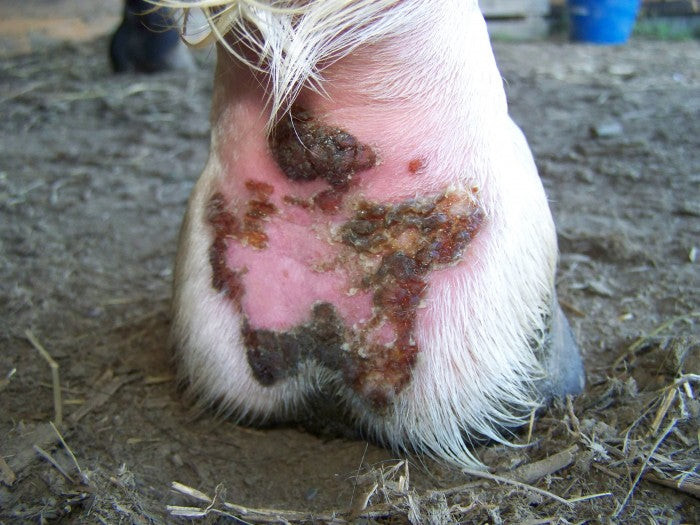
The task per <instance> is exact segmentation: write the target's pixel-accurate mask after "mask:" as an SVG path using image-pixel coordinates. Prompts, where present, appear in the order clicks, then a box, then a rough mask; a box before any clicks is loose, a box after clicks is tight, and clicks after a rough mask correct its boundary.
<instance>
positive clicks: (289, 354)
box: [243, 191, 484, 411]
mask: <svg viewBox="0 0 700 525" xmlns="http://www.w3.org/2000/svg"><path fill="white" fill-rule="evenodd" d="M483 220H484V215H483V212H482V209H481V208H480V207H479V205H478V203H477V202H476V201H475V199H474V198H473V196H472V195H471V193H468V192H458V191H446V192H444V193H442V194H439V195H437V196H430V197H422V198H416V199H411V200H408V201H404V202H400V203H397V204H381V203H376V202H370V201H366V200H359V201H358V202H356V203H355V204H354V205H352V212H351V215H350V217H349V218H348V219H347V220H346V221H345V222H344V223H343V224H341V225H340V226H339V227H338V228H337V230H336V232H335V234H334V235H335V242H336V244H337V245H338V246H339V247H340V250H341V251H340V254H339V256H338V258H337V261H341V262H339V263H338V264H342V265H343V266H344V268H345V269H346V270H348V272H349V274H352V275H354V276H355V277H354V278H355V279H356V282H353V283H351V284H352V286H353V288H357V289H359V290H362V291H364V292H366V293H368V294H370V296H371V298H372V312H371V315H370V317H369V318H368V319H366V320H365V321H363V322H362V323H357V324H354V325H352V326H350V325H349V324H348V323H347V322H345V320H344V319H343V317H342V315H341V313H340V312H339V311H338V310H337V308H336V306H334V305H333V304H331V303H329V302H317V303H315V305H314V307H313V309H312V311H311V312H310V314H309V317H308V319H307V321H306V322H305V323H303V324H301V325H299V326H296V327H294V328H292V329H289V330H286V331H280V332H275V331H271V330H254V329H252V328H251V327H250V326H249V325H248V324H247V322H245V321H244V327H243V335H244V342H245V345H246V350H247V357H248V363H249V365H250V367H251V370H252V372H253V375H254V377H255V378H256V379H257V380H258V382H259V383H260V384H262V385H265V386H272V385H274V384H276V383H278V382H279V381H282V380H283V379H286V378H289V377H292V376H294V375H295V374H297V373H298V371H299V366H300V364H301V363H303V362H314V363H316V364H317V365H318V366H320V367H323V368H325V369H327V370H330V371H334V372H337V373H338V377H339V379H340V380H341V381H342V383H343V385H344V386H346V387H349V388H350V389H352V390H353V391H354V392H355V393H356V394H357V395H358V396H359V397H360V398H362V399H364V401H365V402H366V404H367V405H368V407H370V408H371V409H373V410H375V411H382V410H384V409H386V407H388V406H389V405H390V404H391V403H392V402H393V400H394V399H395V398H396V396H397V395H398V394H399V393H400V392H401V391H402V390H403V389H404V388H405V387H406V385H408V384H409V382H410V381H411V378H412V375H413V369H414V367H415V364H416V360H417V357H418V354H419V352H420V348H419V344H418V342H417V341H416V338H415V331H416V330H415V329H416V322H417V317H418V311H419V309H420V308H421V307H422V302H423V299H424V297H425V295H426V293H427V290H428V287H429V275H430V274H431V273H432V272H434V271H437V270H440V269H444V268H447V267H449V266H451V265H454V264H457V263H458V262H459V261H460V260H461V259H462V257H463V255H464V251H465V250H466V249H467V247H468V245H469V243H470V241H471V240H472V239H473V238H474V236H475V235H477V233H478V230H479V228H480V227H481V225H482V223H483ZM387 330H388V332H390V333H391V334H393V336H392V338H391V340H390V341H388V342H387V341H385V340H384V341H382V340H381V337H379V336H378V335H377V334H379V333H380V332H382V333H383V334H384V338H386V333H387Z"/></svg>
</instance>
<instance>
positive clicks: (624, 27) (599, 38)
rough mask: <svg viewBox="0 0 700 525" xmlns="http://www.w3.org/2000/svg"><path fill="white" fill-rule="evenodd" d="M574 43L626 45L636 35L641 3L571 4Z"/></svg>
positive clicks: (592, 0) (577, 0) (591, 0)
mask: <svg viewBox="0 0 700 525" xmlns="http://www.w3.org/2000/svg"><path fill="white" fill-rule="evenodd" d="M568 4H569V16H570V17H571V39H572V40H575V41H578V42H592V43H595V44H624V43H625V42H627V40H628V39H629V37H630V33H632V27H633V26H634V21H635V19H636V18H637V11H638V10H639V0H568Z"/></svg>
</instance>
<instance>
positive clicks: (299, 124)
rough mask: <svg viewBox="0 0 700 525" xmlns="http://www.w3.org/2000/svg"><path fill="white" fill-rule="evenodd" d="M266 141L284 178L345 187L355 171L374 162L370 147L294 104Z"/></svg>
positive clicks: (370, 165) (363, 168)
mask: <svg viewBox="0 0 700 525" xmlns="http://www.w3.org/2000/svg"><path fill="white" fill-rule="evenodd" d="M269 144H270V150H271V151H272V155H273V157H274V158H275V160H276V161H277V164H278V165H279V167H280V168H281V169H282V172H283V173H284V174H285V176H286V177H287V178H288V179H290V180H293V181H297V182H305V181H312V180H316V179H322V180H325V181H326V182H328V184H330V185H331V187H333V188H336V189H338V188H347V187H348V185H349V183H350V181H351V179H352V177H353V175H354V174H355V173H357V172H360V171H364V170H367V169H369V168H371V167H372V166H374V165H375V164H376V162H377V157H376V155H375V153H374V151H373V150H372V148H371V147H370V146H368V145H367V144H363V143H361V142H359V141H358V140H357V139H356V138H355V137H354V136H353V135H351V134H350V133H348V132H347V131H345V130H343V129H340V128H337V127H334V126H328V125H326V124H323V123H320V122H319V121H318V120H316V119H315V118H314V117H313V116H312V115H311V113H309V112H308V111H306V110H304V109H303V108H300V107H298V106H293V107H292V109H291V110H290V112H289V114H288V115H285V117H284V118H282V119H281V120H280V121H279V123H278V124H277V125H276V126H275V128H274V129H273V131H272V135H271V137H270V141H269Z"/></svg>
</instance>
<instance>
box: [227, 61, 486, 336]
mask: <svg viewBox="0 0 700 525" xmlns="http://www.w3.org/2000/svg"><path fill="white" fill-rule="evenodd" d="M229 64H230V69H229V68H228V67H227V68H226V69H227V72H226V74H227V76H229V75H230V77H231V78H232V79H233V78H235V81H233V80H232V81H231V82H227V83H226V84H225V85H226V86H227V93H226V94H225V95H224V97H225V98H226V100H227V102H226V111H224V112H222V117H221V121H220V123H219V126H220V129H224V130H226V131H225V132H224V133H222V136H221V138H220V142H218V144H217V147H216V154H217V155H218V157H219V158H220V160H221V163H222V164H223V165H224V166H226V173H225V175H224V178H223V179H222V180H221V181H220V182H219V185H218V187H217V191H219V192H220V193H221V194H222V195H223V196H224V198H225V200H226V201H227V202H228V203H230V210H231V211H233V213H234V215H236V216H237V217H238V218H239V220H240V221H243V216H244V213H245V209H246V203H247V201H248V200H249V199H255V198H256V196H255V192H254V191H251V190H250V189H249V188H247V187H246V183H247V182H248V183H250V181H254V182H256V183H264V184H268V185H269V186H270V187H271V188H273V192H272V194H271V195H270V196H269V197H267V198H268V200H269V202H270V203H272V204H273V205H274V206H275V208H276V212H275V213H273V214H272V215H271V216H270V217H268V218H266V219H265V220H264V221H263V224H264V233H265V234H266V236H267V238H268V239H267V242H266V246H265V247H264V248H262V249H261V248H258V247H254V246H251V245H248V244H247V243H246V242H245V241H240V240H230V241H229V242H228V244H227V253H226V262H227V264H228V266H229V267H230V268H231V269H233V270H235V271H236V272H238V273H239V275H240V279H241V282H242V288H243V290H244V294H243V297H242V299H241V305H240V306H241V309H242V313H243V314H244V315H245V317H246V319H247V321H248V323H249V326H250V327H251V328H253V329H267V330H275V331H285V330H289V329H291V328H293V327H294V326H298V325H300V324H303V323H305V322H308V320H309V316H310V312H311V310H312V307H313V305H314V304H315V303H318V302H328V303H331V304H333V305H334V306H335V307H336V309H337V310H338V312H339V313H340V315H341V317H342V318H343V320H344V322H345V324H346V326H349V327H353V328H360V329H363V328H365V325H366V323H367V322H368V321H369V320H370V319H371V317H372V310H373V305H372V291H371V290H370V291H367V290H360V289H358V288H359V285H358V281H359V280H360V279H361V277H362V275H361V273H360V272H358V270H357V268H356V266H357V264H358V263H357V261H356V260H355V261H354V264H351V263H349V262H348V260H352V259H353V258H355V259H357V257H356V256H355V254H353V253H352V251H351V250H349V249H348V248H346V247H343V246H342V245H341V244H339V243H338V242H337V238H336V239H335V241H334V239H333V234H332V231H335V230H337V228H338V227H340V226H341V225H342V224H343V223H345V222H347V221H348V220H349V219H350V218H351V216H352V214H353V205H354V204H356V203H357V202H359V201H360V200H366V201H370V202H377V203H384V204H395V203H399V202H402V201H406V200H409V199H411V198H412V197H415V196H416V193H417V191H418V189H419V188H420V194H421V195H431V194H438V193H439V192H443V191H445V190H446V187H445V185H444V184H441V183H440V181H439V177H434V176H431V175H432V174H430V171H431V166H430V164H429V161H428V160H425V159H427V158H428V157H429V155H428V154H427V153H423V152H422V151H421V146H422V142H421V143H419V144H415V145H414V144H413V143H412V142H411V141H402V144H401V145H399V146H397V145H396V144H395V143H393V142H392V141H393V137H394V130H390V128H388V127H386V126H383V127H380V128H377V127H375V126H377V121H382V120H383V115H382V113H381V112H379V113H376V114H375V110H372V111H373V114H372V115H369V117H372V118H367V117H368V115H367V110H366V108H364V107H362V106H360V103H361V101H360V100H352V97H350V99H348V96H347V93H348V92H349V91H348V90H346V88H345V87H344V86H341V87H340V89H339V90H338V94H337V95H334V94H333V91H335V90H332V92H331V95H330V100H332V102H331V101H330V100H329V99H326V98H324V97H321V96H319V95H318V94H315V93H312V92H310V91H304V92H303V93H302V95H301V97H300V98H299V99H298V104H299V105H300V106H302V107H304V108H305V109H307V110H308V111H309V112H310V113H311V114H312V115H314V117H315V118H318V119H319V120H321V121H322V122H323V123H324V124H327V125H331V126H332V125H334V124H335V122H342V123H343V124H342V125H339V126H338V127H342V129H343V130H344V131H347V132H349V133H350V134H352V135H353V136H354V137H355V138H356V139H357V140H358V141H359V142H361V143H366V144H369V145H371V147H372V148H373V150H374V151H375V153H376V154H377V157H378V159H379V160H378V162H377V165H376V166H374V167H372V168H370V169H367V170H363V171H361V172H358V173H356V174H355V175H354V177H353V179H352V182H351V185H350V188H349V190H348V191H347V192H343V197H342V198H343V201H342V204H341V207H340V209H339V210H338V211H337V212H334V213H324V212H322V211H320V210H318V209H314V208H313V207H306V208H305V207H303V206H300V205H298V204H293V203H290V202H289V201H288V200H285V197H287V198H289V197H293V198H294V199H297V200H306V201H309V200H310V199H312V198H313V196H314V195H316V194H318V193H319V192H321V191H324V190H328V189H330V188H331V186H330V185H329V184H328V183H327V182H325V181H321V180H314V181H306V182H299V181H292V180H289V179H288V178H287V177H286V176H285V174H284V173H283V171H282V170H281V168H280V167H279V166H278V164H277V162H276V161H275V159H274V157H273V156H272V154H271V152H270V147H269V146H268V142H267V140H266V136H265V131H264V120H263V118H262V115H264V114H265V113H264V111H265V106H264V104H263V100H264V96H265V95H264V91H262V89H261V88H260V86H259V84H258V83H256V82H255V80H254V78H252V75H251V74H250V72H249V71H248V70H247V69H245V68H240V67H236V64H235V63H231V62H229ZM229 64H227V66H228V65H229ZM353 102H354V104H353ZM358 106H359V107H358ZM229 122H230V124H229ZM404 181H405V182H406V183H404ZM399 182H400V183H399ZM470 191H472V192H474V193H477V192H478V190H477V189H476V188H474V189H473V190H471V189H470ZM467 198H468V199H471V197H470V196H468V194H467ZM476 246H478V243H475V242H473V243H472V245H470V246H469V248H468V250H469V251H470V252H471V251H473V250H474V248H475V247H476ZM374 260H375V262H376V263H378V262H379V260H380V258H378V257H375V258H374ZM464 264H465V261H464V260H462V261H460V263H459V265H460V266H461V267H463V266H464ZM452 271H454V270H451V269H443V270H436V272H437V273H438V274H445V275H440V276H439V277H438V278H440V279H441V280H442V281H445V280H446V279H449V274H450V273H451V272H452ZM459 271H461V269H460V270H459ZM432 273H435V272H432ZM432 273H431V275H429V276H428V282H429V281H430V279H432V278H434V277H433V275H432ZM430 294H431V292H430V286H429V287H428V291H427V295H426V297H425V300H426V302H429V301H430V299H431V297H430ZM430 322H431V316H430V314H429V313H428V312H427V311H426V309H425V308H420V309H419V310H418V312H417V323H416V329H417V332H420V331H421V326H425V325H426V324H427V323H430ZM395 339H396V333H395V330H394V329H393V328H392V327H391V326H389V325H387V324H382V325H380V326H379V327H376V328H373V329H372V337H371V340H372V341H373V342H375V343H380V344H385V343H390V342H391V341H393V340H395Z"/></svg>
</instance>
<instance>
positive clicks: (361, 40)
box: [147, 0, 430, 132]
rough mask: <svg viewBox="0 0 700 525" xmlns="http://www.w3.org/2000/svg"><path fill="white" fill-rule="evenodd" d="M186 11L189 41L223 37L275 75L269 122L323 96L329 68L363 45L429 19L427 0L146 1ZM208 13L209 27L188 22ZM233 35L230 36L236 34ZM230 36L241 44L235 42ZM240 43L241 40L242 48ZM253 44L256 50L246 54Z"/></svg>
mask: <svg viewBox="0 0 700 525" xmlns="http://www.w3.org/2000/svg"><path fill="white" fill-rule="evenodd" d="M147 1H149V2H151V3H153V4H154V5H159V6H162V7H167V8H171V9H182V10H183V13H184V17H183V27H182V31H183V34H182V36H183V40H184V41H185V42H186V43H187V44H188V45H190V46H192V47H195V48H196V47H202V46H206V45H209V44H211V43H212V42H214V41H216V42H218V43H220V44H221V45H222V46H224V47H225V48H226V49H227V50H228V51H229V52H230V53H231V54H232V55H233V56H235V57H236V58H237V59H238V60H240V61H241V62H242V63H244V64H246V65H247V66H248V67H250V68H251V69H253V70H257V71H260V72H263V73H265V74H266V75H268V81H269V85H268V86H267V87H268V94H269V103H270V115H271V116H270V121H269V122H268V126H267V131H268V132H269V131H270V129H271V127H272V125H273V124H274V122H275V120H276V119H277V118H279V117H280V116H281V115H283V114H284V113H286V112H287V111H288V110H289V108H290V106H291V105H292V103H293V102H294V100H295V99H296V98H297V95H298V94H299V92H300V91H301V89H302V88H309V89H311V90H313V91H315V92H317V93H319V94H321V95H323V94H325V93H324V88H323V69H324V68H326V67H328V66H330V65H332V64H333V63H334V62H336V61H338V60H340V59H342V58H343V57H345V56H347V55H349V54H351V53H352V52H353V51H354V50H356V49H357V48H358V47H360V46H364V45H367V44H372V43H374V42H377V41H379V40H384V39H387V38H391V37H392V36H396V35H398V34H401V33H405V32H407V31H408V30H410V28H412V27H415V20H416V19H417V18H420V17H421V16H424V15H423V13H424V12H425V9H426V8H428V7H429V5H428V4H429V3H430V2H425V1H424V0H403V1H402V0H321V1H318V0H317V1H314V0H267V1H264V0H147ZM195 9H199V10H201V12H202V14H203V15H204V18H205V19H206V26H205V27H199V28H193V27H188V26H189V25H190V23H191V22H192V19H193V18H194V17H193V16H191V15H192V11H193V10H195ZM229 35H230V37H229ZM231 41H233V42H234V43H235V44H234V45H232V43H231ZM236 44H237V45H236ZM242 48H243V49H247V50H249V51H250V52H251V54H250V55H248V54H246V53H245V52H242Z"/></svg>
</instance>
